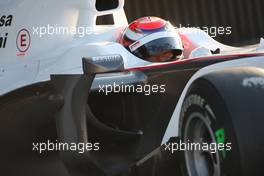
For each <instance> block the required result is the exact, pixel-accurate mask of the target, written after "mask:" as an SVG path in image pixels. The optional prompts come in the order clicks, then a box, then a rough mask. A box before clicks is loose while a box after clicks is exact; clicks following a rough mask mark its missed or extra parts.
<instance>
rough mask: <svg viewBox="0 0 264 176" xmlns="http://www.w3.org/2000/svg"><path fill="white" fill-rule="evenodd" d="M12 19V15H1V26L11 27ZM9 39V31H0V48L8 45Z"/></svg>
mask: <svg viewBox="0 0 264 176" xmlns="http://www.w3.org/2000/svg"><path fill="white" fill-rule="evenodd" d="M12 20H13V16H12V15H3V16H0V28H3V27H10V26H11V25H12ZM0 31H1V30H0ZM7 41H8V32H6V33H1V32H0V49H1V48H5V47H6V44H7Z"/></svg>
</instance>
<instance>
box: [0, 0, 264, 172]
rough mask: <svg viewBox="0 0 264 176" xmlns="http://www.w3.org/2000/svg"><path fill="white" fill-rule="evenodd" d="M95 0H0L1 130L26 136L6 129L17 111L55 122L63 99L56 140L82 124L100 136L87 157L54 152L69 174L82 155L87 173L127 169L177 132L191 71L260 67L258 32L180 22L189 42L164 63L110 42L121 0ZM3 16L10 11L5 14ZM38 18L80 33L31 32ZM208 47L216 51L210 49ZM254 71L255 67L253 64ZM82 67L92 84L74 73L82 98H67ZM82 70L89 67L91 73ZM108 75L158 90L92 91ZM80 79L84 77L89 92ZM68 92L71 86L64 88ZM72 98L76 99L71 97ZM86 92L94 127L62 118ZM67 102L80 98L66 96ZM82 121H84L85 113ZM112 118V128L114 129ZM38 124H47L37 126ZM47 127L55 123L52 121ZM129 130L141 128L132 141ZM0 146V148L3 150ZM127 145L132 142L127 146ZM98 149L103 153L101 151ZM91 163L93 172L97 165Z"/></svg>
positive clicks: (117, 28)
mask: <svg viewBox="0 0 264 176" xmlns="http://www.w3.org/2000/svg"><path fill="white" fill-rule="evenodd" d="M96 3H97V1H96V0H92V1H86V0H79V1H72V0H67V1H56V2H53V1H31V0H24V1H11V0H9V1H3V2H1V3H0V5H1V7H0V9H1V15H2V16H5V17H3V18H1V19H3V21H4V22H3V23H7V25H3V26H2V27H1V28H2V29H1V36H3V35H6V34H8V35H6V36H7V38H4V37H2V40H3V41H4V40H5V39H6V43H5V44H2V45H3V47H2V48H1V49H0V50H1V56H0V63H1V64H0V69H1V72H0V95H1V97H0V99H1V107H2V108H1V110H0V114H1V117H2V118H3V119H2V120H3V123H1V124H3V126H2V130H3V132H5V134H10V135H13V136H15V137H16V138H20V137H21V141H23V140H24V139H25V138H24V137H23V136H27V135H28V134H27V132H21V134H17V133H16V132H15V131H14V129H16V125H14V124H16V123H19V122H20V120H19V119H21V118H25V123H30V122H31V121H32V118H34V117H36V116H39V118H38V120H37V121H38V122H36V123H33V124H31V125H30V127H29V129H31V128H32V129H34V130H37V129H38V128H39V127H41V126H42V125H41V122H43V121H45V123H44V124H46V125H47V126H48V125H49V124H50V123H52V124H53V125H51V126H52V127H54V122H53V121H52V120H51V119H52V118H53V116H54V114H56V113H57V112H58V109H60V108H61V106H63V104H64V108H63V110H60V115H58V118H57V120H56V124H57V125H59V126H60V127H61V128H59V129H57V133H58V134H57V135H58V136H57V137H58V138H59V139H60V140H62V141H67V140H69V141H68V142H71V141H74V142H80V141H82V140H84V141H85V140H87V139H84V137H86V135H85V134H87V131H88V133H91V134H92V135H91V136H92V137H91V138H92V139H91V140H92V141H93V140H95V141H96V140H99V141H101V142H102V143H106V144H105V145H106V146H107V147H106V148H107V149H106V150H105V151H102V153H99V154H93V156H92V157H88V160H85V158H82V160H81V161H80V158H79V157H76V158H75V154H73V155H68V154H65V153H63V154H62V156H63V157H62V158H63V159H62V160H63V161H64V163H66V165H67V166H69V167H68V169H69V170H71V171H70V173H72V174H80V173H82V174H83V173H85V171H83V169H84V168H83V165H85V166H87V165H90V167H88V168H86V170H89V169H90V170H89V172H90V173H94V174H95V175H97V174H102V175H104V174H105V173H111V174H113V175H114V174H118V173H120V172H124V171H127V170H128V168H130V169H131V166H133V167H134V166H135V165H140V163H144V162H143V161H142V160H140V159H142V158H143V160H144V158H145V156H147V154H148V153H150V152H151V151H153V150H155V149H156V148H158V147H160V146H162V145H163V144H165V143H166V142H167V141H169V140H170V139H171V138H173V137H175V136H179V135H180V134H179V133H180V132H179V127H180V123H181V119H180V112H181V108H182V104H183V101H184V98H185V97H186V94H187V92H188V90H189V89H190V87H191V86H192V84H194V83H195V81H196V80H198V79H200V78H202V77H204V76H206V75H210V74H213V73H215V72H217V71H222V70H225V69H234V70H235V69H236V68H241V69H243V68H245V69H247V68H256V67H257V68H258V69H262V68H263V67H264V61H263V58H264V56H263V55H264V54H263V42H261V43H260V45H259V46H254V47H242V48H236V47H230V46H226V45H224V44H221V43H219V42H217V41H215V40H214V39H212V38H211V37H209V36H208V35H207V34H206V33H204V32H202V31H200V30H198V29H193V30H191V31H190V30H189V29H182V30H181V31H180V36H181V38H182V40H183V43H184V45H185V46H188V47H185V51H184V59H183V60H178V61H173V62H169V63H150V62H147V61H144V60H142V59H140V58H137V57H135V56H134V55H132V54H131V53H130V52H129V51H128V50H126V49H125V48H124V47H123V46H122V45H120V44H119V43H118V42H116V41H117V38H118V36H119V35H120V33H121V32H122V30H123V29H124V27H126V26H127V24H128V22H127V19H126V16H125V13H124V9H123V6H124V1H123V0H119V1H118V5H117V6H116V7H115V8H114V9H108V10H102V11H100V10H98V9H97V6H96ZM110 5H111V3H110ZM28 8H30V11H29V10H28ZM58 9H60V10H58ZM108 14H112V15H113V19H114V24H113V25H96V18H97V17H98V16H102V15H108ZM8 16H12V17H10V19H8ZM0 17H1V16H0ZM8 20H9V21H8ZM47 25H50V26H64V27H68V28H72V27H73V28H78V27H87V28H88V29H89V34H88V35H85V36H83V37H80V36H78V35H77V34H67V35H49V34H45V35H44V34H43V36H41V37H40V34H39V33H38V32H40V28H41V27H43V26H44V27H47ZM21 30H22V31H23V30H24V31H28V33H26V32H24V33H23V36H24V37H23V36H21ZM37 31H38V32H37ZM19 45H20V46H19ZM21 47H22V48H21ZM25 48H26V49H25ZM21 49H22V50H21ZM24 49H25V50H24ZM217 50H219V52H217V53H216V54H212V53H214V52H215V51H217ZM116 57H117V58H119V59H121V60H122V62H123V68H122V69H121V70H118V69H117V70H114V69H113V70H112V71H111V69H110V71H109V70H108V69H109V68H108V67H109V65H111V62H112V60H113V58H116ZM87 58H88V59H95V60H96V59H97V60H107V62H108V64H106V66H105V67H106V70H104V71H101V72H100V71H99V72H96V69H95V68H94V67H95V66H94V64H92V65H91V66H90V67H88V69H86V70H85V68H86V65H85V60H86V59H87ZM109 58H110V59H109ZM108 59H109V60H108ZM91 69H95V71H94V72H90V73H89V74H88V73H86V71H88V72H89V71H90V70H91ZM112 72H115V73H112ZM259 72H260V75H261V74H262V72H261V70H260V71H259ZM87 74H88V75H89V76H88V77H86V76H84V78H83V79H84V80H86V81H87V82H88V83H89V84H91V85H89V84H88V83H87V84H85V83H83V82H82V84H84V85H86V86H87V87H86V88H87V89H85V90H84V89H80V92H79V95H78V97H82V96H83V97H85V96H86V95H87V97H88V94H90V95H89V98H88V100H87V99H85V98H84V99H82V102H83V104H78V103H80V102H81V100H80V99H81V98H80V99H79V98H78V99H77V100H76V101H77V102H78V103H76V101H75V100H74V98H73V99H71V98H69V97H71V96H70V95H71V94H74V92H75V91H74V87H75V86H77V87H78V84H79V81H80V80H82V81H83V79H82V76H81V75H87ZM95 74H96V75H95ZM91 75H93V76H95V79H94V80H93V77H92V76H91ZM245 78H247V75H245ZM234 79H235V78H234ZM114 83H115V84H119V85H138V84H140V85H161V84H163V85H166V92H165V93H164V94H163V93H157V94H152V95H150V96H146V95H144V94H132V95H131V94H130V93H121V94H120V95H119V94H110V95H109V96H104V95H102V94H100V93H98V91H99V88H100V86H102V85H113V84H114ZM80 84H81V83H80ZM82 84H81V85H82ZM256 84H260V83H256ZM54 85H55V86H54ZM89 86H90V87H91V91H90V92H89V90H90V87H89ZM237 86H238V87H239V86H241V85H237ZM54 87H55V88H54ZM54 89H56V91H55V90H54ZM76 89H77V88H76ZM81 90H82V91H81ZM65 92H66V93H65ZM75 93H76V92H75ZM81 93H83V94H81ZM75 96H76V95H75ZM75 96H73V95H72V97H75ZM73 100H74V101H75V102H72V101H73ZM79 100H80V102H79ZM85 101H88V104H89V106H90V110H88V113H90V115H88V116H89V118H88V124H90V126H92V128H95V129H96V130H98V131H99V132H94V131H90V130H89V125H88V127H87V126H77V127H76V126H74V125H73V126H71V125H69V123H66V122H65V121H64V120H63V119H64V117H65V118H66V117H67V118H69V121H71V120H73V121H74V119H75V117H77V116H78V117H79V116H80V117H83V115H84V114H83V113H87V112H84V109H78V108H81V107H82V108H83V105H84V104H86V103H85ZM75 103H76V104H77V105H80V106H77V105H73V104H75ZM71 105H73V106H74V107H72V106H71ZM75 106H77V107H75ZM102 107H103V110H102ZM71 108H73V109H71ZM74 108H77V110H78V111H79V112H80V113H82V114H79V115H76V114H75V115H74V113H73V114H72V112H71V110H72V111H76V110H74ZM120 109H122V111H121V110H120ZM91 111H92V112H91ZM12 112H15V113H12ZM47 112H48V113H47ZM93 114H94V115H93ZM43 116H47V117H50V118H47V119H49V120H47V119H46V120H43V119H45V117H43ZM26 117H28V118H26ZM95 117H96V118H98V119H99V122H98V121H96V118H95ZM7 118H9V119H12V118H13V120H14V121H13V122H10V121H9V120H7V121H8V123H7V124H5V120H6V119H7ZM67 118H66V119H67ZM40 119H42V120H40ZM75 120H76V119H75ZM81 120H83V119H82V118H80V119H79V122H80V121H81ZM122 121H123V122H122ZM83 122H85V123H86V121H83ZM64 125H65V126H64ZM111 126H113V127H111ZM27 127H28V126H27V125H24V126H21V127H18V129H20V130H25V129H26V128H27ZM118 128H120V129H119V130H116V129H118ZM48 129H49V128H48ZM127 129H128V130H127ZM80 130H81V132H80ZM37 131H38V130H37ZM43 131H44V132H47V131H46V130H43ZM51 131H52V132H54V131H56V130H54V129H52V130H51ZM69 131H70V132H71V133H72V135H73V136H77V137H78V136H80V138H77V139H75V138H71V137H69V136H67V134H68V133H69ZM84 131H86V132H84ZM42 133H43V132H42ZM3 134H4V133H3ZM49 135H51V136H52V138H55V137H54V136H56V135H54V134H53V133H52V134H49ZM98 135H99V137H98ZM44 136H45V135H44ZM49 137H50V136H49ZM68 137H69V138H68ZM32 138H33V139H35V140H37V141H38V140H40V139H37V138H36V136H34V135H33V137H32V136H31V137H30V138H29V139H28V138H27V140H24V141H27V142H29V141H30V140H31V139H32ZM43 138H44V139H45V137H43V136H42V137H41V139H43ZM107 138H108V139H109V138H110V139H113V141H118V142H117V143H118V144H119V143H120V141H121V143H127V141H132V142H133V141H134V142H135V141H136V142H135V143H134V145H132V144H131V145H129V146H127V145H124V146H123V145H122V147H120V148H119V149H118V150H117V149H116V148H114V147H113V146H112V143H111V142H110V143H111V145H110V144H109V140H107ZM115 138H117V139H115ZM138 138H140V140H139V141H138ZM3 139H4V140H3V141H5V142H6V143H9V144H10V145H11V146H16V145H15V142H14V141H13V142H12V140H10V139H8V138H3ZM128 139H129V140H128ZM21 143H23V142H21ZM12 144H13V145H12ZM115 144H116V143H115ZM4 147H5V146H4ZM7 148H9V146H7ZM7 148H4V149H6V150H8V149H7ZM132 148H133V149H132ZM14 150H15V148H14ZM119 150H120V151H119ZM127 151H131V153H128V152H127ZM104 156H107V157H108V158H109V159H107V160H105V158H104ZM135 156H136V157H135ZM91 158H92V159H91ZM83 160H84V162H83V163H82V161H83ZM145 160H147V159H145ZM79 161H80V163H79ZM95 161H96V162H95ZM136 161H137V162H136ZM76 163H78V164H79V165H80V166H79V165H78V164H76ZM98 163H99V164H98ZM75 164H76V165H78V167H80V168H79V169H77V170H78V171H76V168H75ZM113 165H114V166H116V165H120V167H118V168H113ZM78 167H77V168H78ZM98 167H99V168H100V169H99V170H101V172H102V173H99V172H97V171H98V169H97V168H98ZM82 171H83V172H82ZM79 172H80V173H79Z"/></svg>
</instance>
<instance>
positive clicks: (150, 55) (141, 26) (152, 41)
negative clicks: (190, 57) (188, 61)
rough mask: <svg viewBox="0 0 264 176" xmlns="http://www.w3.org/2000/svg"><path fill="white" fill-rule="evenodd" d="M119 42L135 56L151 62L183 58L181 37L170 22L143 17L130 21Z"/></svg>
mask: <svg viewBox="0 0 264 176" xmlns="http://www.w3.org/2000/svg"><path fill="white" fill-rule="evenodd" d="M119 43H121V44H122V45H123V46H124V47H125V48H126V49H127V50H128V51H130V52H131V53H132V54H134V55H135V56H137V57H139V58H141V59H143V60H146V61H149V62H169V61H174V60H178V59H181V58H182V55H183V45H182V41H181V38H180V36H179V34H178V32H177V31H176V30H175V28H174V27H173V26H172V25H171V24H170V22H168V21H165V20H163V19H161V18H158V17H143V18H140V19H137V20H135V21H134V22H132V23H130V24H129V25H128V27H127V28H126V29H125V30H124V31H123V33H122V35H121V37H120V39H119Z"/></svg>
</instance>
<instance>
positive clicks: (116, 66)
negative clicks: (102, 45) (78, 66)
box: [82, 55, 124, 74]
mask: <svg viewBox="0 0 264 176" xmlns="http://www.w3.org/2000/svg"><path fill="white" fill-rule="evenodd" d="M82 61H83V71H84V74H101V73H109V72H122V71H124V60H123V58H122V56H121V55H108V56H96V57H89V58H83V60H82Z"/></svg>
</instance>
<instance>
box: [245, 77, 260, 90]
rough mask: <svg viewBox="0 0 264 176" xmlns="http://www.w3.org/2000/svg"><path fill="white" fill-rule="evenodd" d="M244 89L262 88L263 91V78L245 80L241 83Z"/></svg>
mask: <svg viewBox="0 0 264 176" xmlns="http://www.w3.org/2000/svg"><path fill="white" fill-rule="evenodd" d="M242 85H243V86H244V87H249V88H263V89H264V78H263V77H250V78H245V79H244V80H243V81H242Z"/></svg>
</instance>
